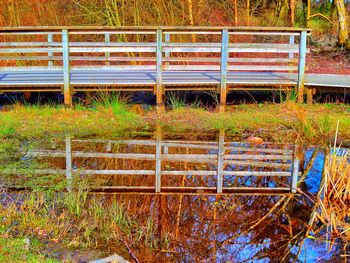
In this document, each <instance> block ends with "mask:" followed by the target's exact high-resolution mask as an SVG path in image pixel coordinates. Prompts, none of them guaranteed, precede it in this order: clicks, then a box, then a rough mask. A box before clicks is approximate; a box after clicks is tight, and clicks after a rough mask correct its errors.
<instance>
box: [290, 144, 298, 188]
mask: <svg viewBox="0 0 350 263" xmlns="http://www.w3.org/2000/svg"><path fill="white" fill-rule="evenodd" d="M299 166H300V160H299V158H298V147H297V146H295V149H294V161H293V166H292V182H291V187H290V191H291V193H293V194H295V193H296V192H297V185H298V175H299Z"/></svg>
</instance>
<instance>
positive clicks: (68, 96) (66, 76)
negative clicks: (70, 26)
mask: <svg viewBox="0 0 350 263" xmlns="http://www.w3.org/2000/svg"><path fill="white" fill-rule="evenodd" d="M68 34H69V33H68V30H66V29H63V30H62V47H63V51H62V52H63V87H64V104H65V105H66V106H67V107H71V106H72V93H71V87H70V64H69V35H68Z"/></svg>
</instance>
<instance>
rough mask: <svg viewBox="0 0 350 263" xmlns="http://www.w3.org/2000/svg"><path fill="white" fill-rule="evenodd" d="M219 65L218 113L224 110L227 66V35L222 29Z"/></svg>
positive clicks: (225, 30)
mask: <svg viewBox="0 0 350 263" xmlns="http://www.w3.org/2000/svg"><path fill="white" fill-rule="evenodd" d="M221 35H222V39H221V64H220V105H219V111H220V112H224V111H225V108H226V96H227V64H228V57H229V53H228V43H229V35H228V30H227V29H223V30H222V32H221Z"/></svg>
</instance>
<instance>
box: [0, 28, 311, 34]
mask: <svg viewBox="0 0 350 263" xmlns="http://www.w3.org/2000/svg"><path fill="white" fill-rule="evenodd" d="M157 29H161V30H162V31H164V32H167V31H191V32H192V31H208V32H213V31H221V30H223V29H227V30H228V31H234V32H245V31H246V32H294V33H297V32H302V31H307V32H311V29H309V28H297V27H220V26H214V27H212V26H123V27H110V26H35V27H33V26H32V27H30V26H22V27H0V31H3V32H21V31H24V32H31V31H34V32H45V31H51V32H55V31H62V30H71V31H81V32H86V31H101V30H105V31H150V30H151V31H155V30H157Z"/></svg>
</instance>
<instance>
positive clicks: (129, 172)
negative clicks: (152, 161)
mask: <svg viewBox="0 0 350 263" xmlns="http://www.w3.org/2000/svg"><path fill="white" fill-rule="evenodd" d="M74 173H75V174H79V175H154V174H155V171H154V170H77V171H74Z"/></svg>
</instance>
